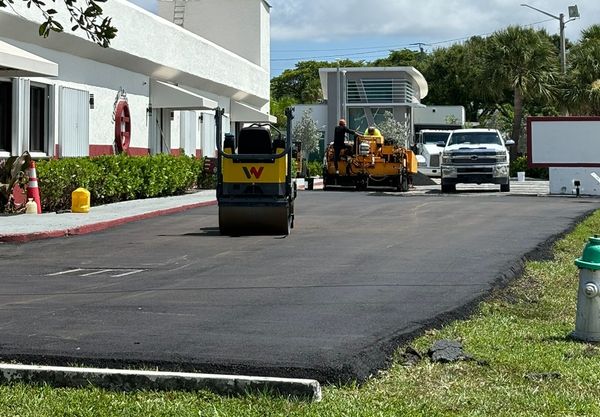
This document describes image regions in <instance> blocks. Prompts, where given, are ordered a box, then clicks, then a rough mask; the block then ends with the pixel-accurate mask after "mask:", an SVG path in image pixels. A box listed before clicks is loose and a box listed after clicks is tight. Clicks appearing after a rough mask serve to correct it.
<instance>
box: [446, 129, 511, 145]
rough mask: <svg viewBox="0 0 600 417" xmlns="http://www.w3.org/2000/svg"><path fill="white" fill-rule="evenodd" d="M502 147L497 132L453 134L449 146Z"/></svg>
mask: <svg viewBox="0 0 600 417" xmlns="http://www.w3.org/2000/svg"><path fill="white" fill-rule="evenodd" d="M483 144H494V145H502V141H501V140H500V137H499V136H498V134H496V133H495V132H468V133H466V132H465V133H453V134H452V136H450V141H449V142H448V145H483Z"/></svg>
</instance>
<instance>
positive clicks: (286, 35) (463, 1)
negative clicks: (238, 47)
mask: <svg viewBox="0 0 600 417" xmlns="http://www.w3.org/2000/svg"><path fill="white" fill-rule="evenodd" d="M132 1H133V2H134V3H136V4H138V5H140V6H142V7H144V8H146V9H148V10H151V11H155V10H156V0H132ZM215 1H223V0H215ZM268 2H269V3H270V4H271V6H272V9H271V75H272V76H277V75H279V74H280V73H281V72H282V71H283V70H285V69H288V68H294V66H295V64H296V62H298V61H299V60H313V59H314V60H323V61H332V62H333V61H335V59H336V58H340V59H345V58H349V59H352V60H361V59H362V60H365V61H372V60H374V59H377V58H381V57H386V56H388V55H389V52H390V50H393V49H403V48H409V49H414V50H418V48H419V47H422V48H424V50H426V51H431V50H432V49H434V48H439V47H446V46H449V45H451V44H453V43H457V42H461V41H464V40H466V39H468V38H469V37H471V36H474V35H482V36H485V35H489V34H491V33H493V32H494V31H496V30H501V29H504V28H506V27H507V26H509V25H522V26H532V27H534V28H545V29H546V30H547V31H548V32H549V33H551V34H552V33H558V32H559V21H558V20H557V19H553V18H551V17H549V16H546V15H544V14H542V13H540V12H537V11H535V10H532V9H530V8H527V7H523V6H520V4H521V3H523V1H519V0H516V1H513V0H481V1H473V0H419V1H414V0H413V1H409V0H369V1H365V0H345V1H340V0H328V1H324V0H302V1H298V0H295V1H292V0H268ZM525 2H526V3H527V4H529V5H531V6H533V7H536V8H538V9H542V10H544V11H546V12H548V13H550V14H552V15H554V16H558V15H559V14H560V13H564V14H565V16H567V17H566V18H565V20H567V19H568V6H571V5H574V4H577V6H578V9H579V13H580V15H581V17H580V18H579V19H576V20H574V21H571V22H569V23H567V25H566V30H565V34H566V37H567V38H568V39H571V40H576V39H578V38H579V36H580V33H581V30H582V29H584V28H586V27H589V26H590V25H593V24H600V1H598V0H579V1H577V2H575V1H572V2H571V1H567V2H565V1H560V0H543V1H542V0H526V1H525ZM418 44H421V45H418Z"/></svg>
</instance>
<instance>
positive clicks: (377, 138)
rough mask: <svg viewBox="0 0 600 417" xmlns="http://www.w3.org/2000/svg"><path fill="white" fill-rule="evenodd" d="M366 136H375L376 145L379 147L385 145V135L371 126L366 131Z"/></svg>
mask: <svg viewBox="0 0 600 417" xmlns="http://www.w3.org/2000/svg"><path fill="white" fill-rule="evenodd" d="M365 136H375V143H377V145H379V146H381V145H383V135H382V134H381V132H380V131H379V129H377V128H376V127H374V126H369V127H368V128H367V129H366V130H365Z"/></svg>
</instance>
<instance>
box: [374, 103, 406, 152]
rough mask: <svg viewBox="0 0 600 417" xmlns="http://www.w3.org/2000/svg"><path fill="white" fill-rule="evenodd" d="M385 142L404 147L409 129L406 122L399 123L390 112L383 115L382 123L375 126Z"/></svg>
mask: <svg viewBox="0 0 600 417" xmlns="http://www.w3.org/2000/svg"><path fill="white" fill-rule="evenodd" d="M376 126H377V129H379V131H380V132H381V134H382V135H383V137H384V138H385V139H386V141H390V142H393V143H394V144H397V145H399V146H404V147H406V144H407V142H408V136H409V133H410V128H409V126H408V123H407V122H399V121H398V120H396V119H395V118H394V114H393V113H392V112H389V111H386V112H384V113H383V121H382V122H381V123H379V124H377V125H376Z"/></svg>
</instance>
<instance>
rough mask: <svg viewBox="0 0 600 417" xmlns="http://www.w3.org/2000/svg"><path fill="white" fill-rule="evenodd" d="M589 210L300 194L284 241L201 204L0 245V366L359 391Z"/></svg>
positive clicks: (540, 200)
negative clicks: (222, 224)
mask: <svg viewBox="0 0 600 417" xmlns="http://www.w3.org/2000/svg"><path fill="white" fill-rule="evenodd" d="M598 207H599V201H598V200H597V199H575V198H569V197H560V198H557V197H528V196H513V195H505V194H501V193H498V192H472V193H469V192H467V193H461V194H457V195H440V194H439V193H432V194H424V195H414V196H407V195H400V194H386V193H377V192H374V193H356V192H322V191H314V192H306V193H303V194H301V195H300V197H299V199H298V200H297V208H296V214H297V217H296V228H295V229H294V230H293V231H292V234H291V235H290V236H288V237H286V238H283V237H280V236H247V237H238V238H231V237H223V236H220V235H219V234H218V230H217V228H216V226H217V224H218V221H217V208H216V207H215V206H209V207H202V208H196V209H192V210H189V211H186V212H183V213H180V214H174V215H168V216H162V217H156V218H153V219H148V220H142V221H138V222H134V223H129V224H126V225H122V226H119V227H117V228H114V229H110V230H106V231H102V232H97V233H95V234H90V235H85V236H75V237H67V238H59V239H50V240H44V241H36V242H30V243H24V244H2V245H0V265H2V278H1V279H0V282H2V286H1V290H0V328H1V330H2V339H1V340H0V355H1V358H0V359H3V360H9V359H15V360H20V361H22V362H27V361H34V362H36V363H44V364H59V365H61V364H67V363H69V364H72V363H83V364H87V365H91V366H97V365H101V366H117V367H123V366H127V365H129V364H138V365H140V364H143V365H155V366H159V367H160V368H161V369H174V370H184V371H191V370H195V371H200V372H220V373H224V372H225V373H242V374H253V375H265V376H280V377H281V376H286V377H309V378H315V379H318V380H320V381H340V380H342V381H346V380H350V379H358V380H363V379H365V378H367V377H368V376H369V375H370V374H372V373H374V372H376V371H377V370H378V369H381V368H383V367H385V365H386V363H387V360H388V358H389V355H390V354H391V353H392V352H393V349H394V348H395V347H397V346H398V344H399V343H402V342H403V341H406V340H407V339H408V338H410V337H412V336H413V335H415V334H417V333H418V332H420V331H422V330H423V329H425V328H428V327H431V326H434V325H439V324H440V323H443V322H445V321H447V320H450V319H452V318H458V317H464V316H465V315H466V314H468V312H469V311H470V309H471V307H473V305H474V304H475V303H476V302H477V301H479V300H481V298H482V297H484V296H485V295H486V294H488V293H489V291H490V290H491V289H492V288H493V287H495V286H498V285H502V284H503V283H504V282H505V281H506V280H508V279H510V278H512V277H513V276H514V274H516V273H518V272H519V268H520V261H521V259H522V258H523V257H524V255H525V254H530V255H531V256H538V255H540V254H543V253H544V250H545V249H547V243H548V242H549V241H551V240H552V239H553V238H554V237H556V236H557V235H559V234H561V233H563V232H564V231H565V230H566V229H568V228H569V227H570V226H571V225H573V224H574V222H575V221H576V220H578V219H579V218H580V217H581V216H583V215H584V214H586V213H589V212H590V211H592V210H594V209H597V208H598Z"/></svg>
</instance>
